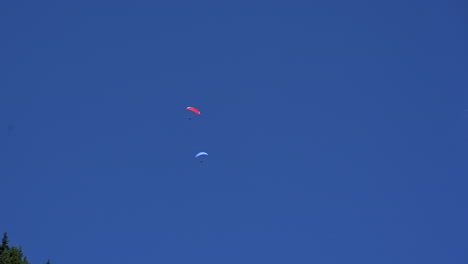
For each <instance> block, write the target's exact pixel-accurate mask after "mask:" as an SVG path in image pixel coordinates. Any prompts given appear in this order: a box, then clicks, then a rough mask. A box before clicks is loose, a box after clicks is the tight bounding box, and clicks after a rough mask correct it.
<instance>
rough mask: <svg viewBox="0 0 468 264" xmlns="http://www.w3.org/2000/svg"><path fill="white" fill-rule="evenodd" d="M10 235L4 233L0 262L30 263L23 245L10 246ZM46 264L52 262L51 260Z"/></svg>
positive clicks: (10, 263) (7, 263) (0, 247)
mask: <svg viewBox="0 0 468 264" xmlns="http://www.w3.org/2000/svg"><path fill="white" fill-rule="evenodd" d="M9 242H10V241H9V240H8V235H7V233H6V232H5V233H4V234H3V239H2V245H0V264H30V263H29V262H28V260H27V258H26V256H24V255H23V249H22V248H21V247H15V246H12V247H10V246H9V245H8V243H9ZM46 264H50V260H48V261H47V263H46Z"/></svg>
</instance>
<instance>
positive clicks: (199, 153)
mask: <svg viewBox="0 0 468 264" xmlns="http://www.w3.org/2000/svg"><path fill="white" fill-rule="evenodd" d="M202 155H206V156H208V153H206V152H198V153H197V155H195V158H198V157H199V156H202Z"/></svg>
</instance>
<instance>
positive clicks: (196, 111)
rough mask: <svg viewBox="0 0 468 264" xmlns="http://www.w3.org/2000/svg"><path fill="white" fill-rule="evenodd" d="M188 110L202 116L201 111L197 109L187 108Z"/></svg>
mask: <svg viewBox="0 0 468 264" xmlns="http://www.w3.org/2000/svg"><path fill="white" fill-rule="evenodd" d="M187 109H188V110H190V111H193V112H195V113H197V114H199V115H200V110H198V109H196V108H195V107H191V106H189V107H187Z"/></svg>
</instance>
